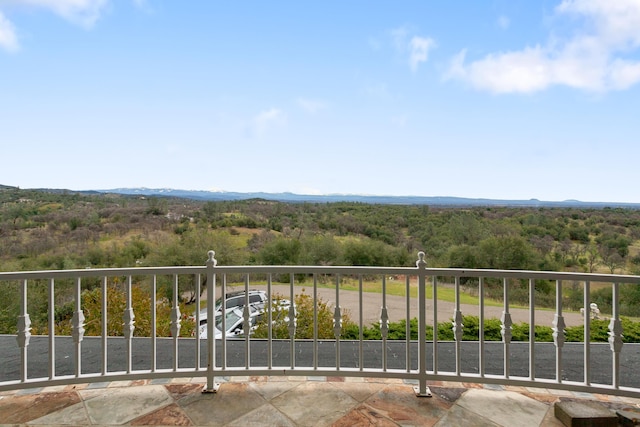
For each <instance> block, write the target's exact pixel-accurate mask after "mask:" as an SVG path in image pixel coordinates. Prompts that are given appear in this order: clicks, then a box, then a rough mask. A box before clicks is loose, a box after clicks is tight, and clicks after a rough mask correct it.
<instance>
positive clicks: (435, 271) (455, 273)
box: [425, 268, 640, 284]
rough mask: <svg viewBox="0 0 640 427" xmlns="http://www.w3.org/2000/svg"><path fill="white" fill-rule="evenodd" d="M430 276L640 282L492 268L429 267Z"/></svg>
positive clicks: (607, 276) (633, 278) (635, 278)
mask: <svg viewBox="0 0 640 427" xmlns="http://www.w3.org/2000/svg"><path fill="white" fill-rule="evenodd" d="M425 273H426V274H427V275H428V276H444V277H485V278H486V277H499V278H514V279H540V280H571V281H582V282H584V281H587V282H611V283H633V284H640V276H632V275H623V274H600V273H574V272H560V271H534V270H492V269H464V268H427V269H426V270H425Z"/></svg>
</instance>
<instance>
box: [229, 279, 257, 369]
mask: <svg viewBox="0 0 640 427" xmlns="http://www.w3.org/2000/svg"><path fill="white" fill-rule="evenodd" d="M249 302H250V301H249V273H247V274H245V275H244V308H243V309H242V332H243V333H244V367H245V369H249V368H250V367H251V345H250V343H249V335H250V334H251V312H250V310H249ZM222 334H223V335H226V334H227V333H226V329H225V330H224V331H222Z"/></svg>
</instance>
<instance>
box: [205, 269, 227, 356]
mask: <svg viewBox="0 0 640 427" xmlns="http://www.w3.org/2000/svg"><path fill="white" fill-rule="evenodd" d="M220 296H221V298H222V299H221V301H222V302H221V305H220V310H218V311H219V312H220V316H221V317H220V319H222V322H221V324H220V329H221V330H222V331H226V330H227V275H226V274H224V275H222V289H221V290H220ZM214 301H215V300H214ZM213 304H214V305H215V302H214V303H213ZM208 309H209V303H207V310H208ZM218 311H216V309H215V307H214V308H213V313H214V314H213V317H210V315H208V314H207V335H208V333H209V329H211V330H212V331H214V336H215V326H216V321H215V317H216V313H217V312H218ZM207 339H209V338H207ZM221 342H222V368H223V369H227V336H226V334H222V337H221Z"/></svg>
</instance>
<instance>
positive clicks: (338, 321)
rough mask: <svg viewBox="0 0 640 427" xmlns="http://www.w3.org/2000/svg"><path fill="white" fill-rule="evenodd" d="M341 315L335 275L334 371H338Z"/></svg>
mask: <svg viewBox="0 0 640 427" xmlns="http://www.w3.org/2000/svg"><path fill="white" fill-rule="evenodd" d="M341 332H342V314H341V313H340V275H339V274H338V275H336V306H335V309H334V311H333V336H334V337H335V338H336V370H338V371H339V370H340V333H341Z"/></svg>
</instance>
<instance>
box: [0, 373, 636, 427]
mask: <svg viewBox="0 0 640 427" xmlns="http://www.w3.org/2000/svg"><path fill="white" fill-rule="evenodd" d="M217 380H220V381H221V382H222V384H221V386H220V390H219V392H218V393H212V394H203V393H201V391H202V388H203V385H204V383H205V379H204V378H182V379H174V380H152V381H122V382H111V383H95V384H81V385H69V386H60V387H47V388H43V389H42V388H41V389H28V390H21V391H17V392H4V393H0V423H5V424H7V425H16V424H22V425H72V426H73V425H78V426H79V425H179V426H199V425H203V426H204V425H217V426H263V425H274V426H276V425H277V426H354V425H359V426H367V425H374V426H399V425H403V426H408V425H417V426H423V425H426V426H457V425H473V426H514V425H518V426H562V424H561V423H560V422H559V421H558V420H557V419H556V418H555V417H554V414H553V403H554V402H557V401H560V400H566V399H572V400H574V399H585V400H595V401H600V402H602V403H604V404H605V405H607V406H609V407H610V408H611V409H613V410H615V409H619V408H625V407H626V408H628V407H636V408H637V407H638V405H640V399H630V398H621V397H615V396H605V395H596V394H588V393H573V392H569V391H554V390H546V389H525V388H523V387H502V386H479V385H475V384H467V383H465V384H462V383H431V384H430V388H431V391H432V392H433V397H431V398H418V397H416V396H415V394H414V392H413V385H414V384H409V383H407V382H403V381H401V380H379V379H359V378H358V379H353V378H346V379H345V378H326V377H270V378H265V377H251V378H250V377H233V378H229V379H227V380H226V381H225V379H223V378H217ZM0 425H4V424H0Z"/></svg>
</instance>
